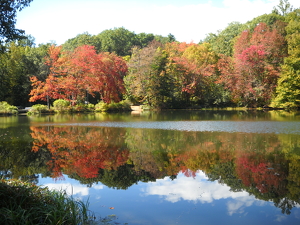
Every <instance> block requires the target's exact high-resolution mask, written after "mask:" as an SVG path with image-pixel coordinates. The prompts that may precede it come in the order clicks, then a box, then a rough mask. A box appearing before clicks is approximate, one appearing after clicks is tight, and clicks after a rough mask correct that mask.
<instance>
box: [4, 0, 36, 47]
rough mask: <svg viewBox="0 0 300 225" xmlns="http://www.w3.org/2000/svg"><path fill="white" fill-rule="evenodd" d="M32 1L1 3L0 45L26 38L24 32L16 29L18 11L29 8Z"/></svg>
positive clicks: (7, 1)
mask: <svg viewBox="0 0 300 225" xmlns="http://www.w3.org/2000/svg"><path fill="white" fill-rule="evenodd" d="M30 2H32V0H14V1H11V0H1V1H0V43H1V42H3V41H12V40H16V39H21V38H24V31H23V30H20V29H16V28H15V24H16V16H17V11H21V10H22V9H23V8H25V7H27V6H29V4H30Z"/></svg>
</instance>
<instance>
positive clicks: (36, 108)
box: [28, 104, 49, 114]
mask: <svg viewBox="0 0 300 225" xmlns="http://www.w3.org/2000/svg"><path fill="white" fill-rule="evenodd" d="M45 112H49V109H48V106H47V105H42V104H36V105H33V106H32V107H31V109H30V110H29V111H28V114H40V113H45Z"/></svg>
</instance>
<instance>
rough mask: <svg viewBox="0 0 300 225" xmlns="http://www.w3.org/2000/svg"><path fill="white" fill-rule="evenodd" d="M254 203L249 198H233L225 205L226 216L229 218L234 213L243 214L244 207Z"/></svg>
mask: <svg viewBox="0 0 300 225" xmlns="http://www.w3.org/2000/svg"><path fill="white" fill-rule="evenodd" d="M254 201H255V200H254V199H253V198H252V197H250V196H245V197H238V198H235V199H234V201H229V202H228V203H227V209H228V214H229V215H230V216H231V215H232V214H234V213H244V209H245V207H249V206H251V205H252V204H253V203H254Z"/></svg>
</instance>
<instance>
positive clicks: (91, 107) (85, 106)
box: [72, 103, 95, 112]
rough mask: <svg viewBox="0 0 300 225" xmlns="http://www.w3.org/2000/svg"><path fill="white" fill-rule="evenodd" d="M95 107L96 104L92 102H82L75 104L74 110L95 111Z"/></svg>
mask: <svg viewBox="0 0 300 225" xmlns="http://www.w3.org/2000/svg"><path fill="white" fill-rule="evenodd" d="M94 109H95V106H94V105H93V104H91V103H89V104H83V103H80V104H77V105H75V106H74V107H73V109H72V110H73V111H75V112H93V111H94Z"/></svg>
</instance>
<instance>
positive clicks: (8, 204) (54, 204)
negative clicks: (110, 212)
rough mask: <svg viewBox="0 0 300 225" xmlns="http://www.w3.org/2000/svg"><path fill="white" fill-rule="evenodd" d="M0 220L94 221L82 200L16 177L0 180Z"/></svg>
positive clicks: (81, 222)
mask: <svg viewBox="0 0 300 225" xmlns="http://www.w3.org/2000/svg"><path fill="white" fill-rule="evenodd" d="M0 199H1V201H0V221H1V223H2V224H7V225H9V224H22V225H30V224H55V225H59V224H80V225H84V224H95V221H94V216H93V214H92V213H91V212H90V211H89V210H88V202H86V203H84V202H82V201H79V200H75V199H74V198H72V197H69V196H68V195H67V194H66V193H65V192H63V191H52V190H49V189H48V188H42V187H39V186H37V185H34V184H31V183H26V182H22V181H19V180H3V179H2V180H0Z"/></svg>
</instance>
